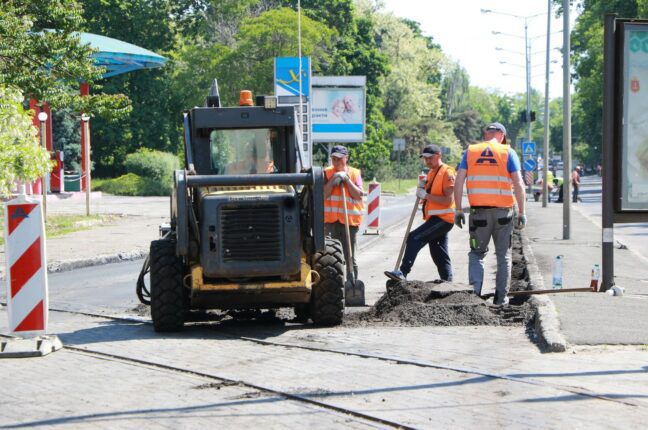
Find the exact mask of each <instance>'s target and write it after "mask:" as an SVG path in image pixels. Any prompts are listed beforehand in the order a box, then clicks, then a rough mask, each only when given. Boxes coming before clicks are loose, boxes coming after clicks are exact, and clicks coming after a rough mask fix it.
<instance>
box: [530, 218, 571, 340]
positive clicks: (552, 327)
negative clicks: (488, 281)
mask: <svg viewBox="0 0 648 430" xmlns="http://www.w3.org/2000/svg"><path fill="white" fill-rule="evenodd" d="M520 236H521V238H522V252H523V254H524V259H525V260H526V269H527V273H528V275H529V287H530V289H532V290H539V289H543V288H544V280H543V277H542V273H541V272H540V269H539V268H538V264H537V263H536V260H535V255H534V254H533V250H532V249H531V245H530V241H529V238H528V237H527V236H526V234H525V233H524V230H522V231H521V234H520ZM529 303H531V306H533V308H534V309H535V311H536V315H535V322H534V329H535V332H536V335H537V336H538V339H539V340H540V343H541V344H542V346H543V347H544V349H545V351H546V352H565V351H566V350H567V340H566V339H565V337H564V336H563V335H562V333H561V332H560V320H559V319H558V313H557V311H556V307H555V306H554V304H553V302H552V301H551V299H549V298H548V297H546V296H531V297H530V298H529Z"/></svg>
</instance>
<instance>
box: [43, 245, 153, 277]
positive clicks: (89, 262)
mask: <svg viewBox="0 0 648 430" xmlns="http://www.w3.org/2000/svg"><path fill="white" fill-rule="evenodd" d="M147 256H148V252H147V251H142V250H133V251H127V252H118V253H117V254H106V255H97V256H96V257H91V258H82V259H79V260H64V261H53V262H51V263H49V264H48V265H47V272H48V273H56V272H68V271H70V270H75V269H81V268H84V267H92V266H101V265H104V264H111V263H121V262H123V261H133V260H140V259H143V258H146V257H147Z"/></svg>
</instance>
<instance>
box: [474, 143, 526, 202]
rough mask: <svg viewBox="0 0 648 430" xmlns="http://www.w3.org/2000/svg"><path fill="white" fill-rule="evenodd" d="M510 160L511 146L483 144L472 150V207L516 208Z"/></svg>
mask: <svg viewBox="0 0 648 430" xmlns="http://www.w3.org/2000/svg"><path fill="white" fill-rule="evenodd" d="M508 159H509V146H508V145H503V144H500V143H493V142H482V143H477V144H473V145H470V146H469V147H468V150H467V153H466V162H467V168H468V169H467V177H466V189H467V191H468V202H469V203H470V206H494V207H502V208H508V207H512V206H513V203H514V201H513V190H512V186H513V181H512V179H511V175H510V173H509V172H508Z"/></svg>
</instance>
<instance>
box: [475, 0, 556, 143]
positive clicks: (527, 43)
mask: <svg viewBox="0 0 648 430" xmlns="http://www.w3.org/2000/svg"><path fill="white" fill-rule="evenodd" d="M481 13H492V14H496V15H504V16H510V17H512V18H517V19H523V20H524V57H525V68H526V126H527V140H529V141H530V140H531V43H530V40H529V20H530V19H531V18H535V17H537V16H540V15H544V14H542V13H538V14H535V15H528V16H522V15H515V14H512V13H505V12H497V11H494V10H492V9H481ZM493 34H502V35H505V36H513V37H519V36H516V35H512V34H506V33H502V32H497V31H493ZM499 50H503V49H499Z"/></svg>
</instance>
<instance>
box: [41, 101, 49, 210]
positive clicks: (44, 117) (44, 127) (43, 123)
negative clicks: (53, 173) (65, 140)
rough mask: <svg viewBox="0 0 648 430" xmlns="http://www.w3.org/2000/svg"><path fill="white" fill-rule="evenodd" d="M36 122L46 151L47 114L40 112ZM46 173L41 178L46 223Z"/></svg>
mask: <svg viewBox="0 0 648 430" xmlns="http://www.w3.org/2000/svg"><path fill="white" fill-rule="evenodd" d="M38 121H40V131H39V133H40V141H41V146H42V147H43V149H47V125H46V124H47V113H46V112H41V113H39V114H38ZM48 175H49V174H48V173H46V174H44V175H43V177H42V178H41V192H42V195H43V221H44V222H47V185H48V183H49V181H48V180H47V176H48Z"/></svg>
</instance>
